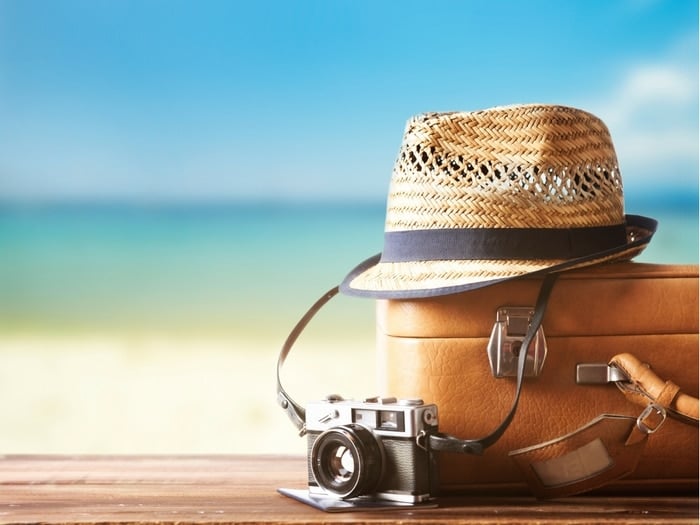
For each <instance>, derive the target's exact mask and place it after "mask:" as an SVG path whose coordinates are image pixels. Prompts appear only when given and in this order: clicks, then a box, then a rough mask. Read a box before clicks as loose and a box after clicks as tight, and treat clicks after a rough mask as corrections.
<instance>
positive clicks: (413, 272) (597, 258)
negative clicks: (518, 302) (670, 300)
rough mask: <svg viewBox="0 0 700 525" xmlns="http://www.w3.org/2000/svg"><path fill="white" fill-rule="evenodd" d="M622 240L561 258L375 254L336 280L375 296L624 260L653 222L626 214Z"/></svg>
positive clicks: (438, 290) (461, 287)
mask: <svg viewBox="0 0 700 525" xmlns="http://www.w3.org/2000/svg"><path fill="white" fill-rule="evenodd" d="M625 218H626V224H625V227H626V231H627V242H626V243H625V244H622V245H620V246H616V247H614V248H610V249H607V250H605V251H601V252H597V253H592V254H589V255H586V256H582V257H577V258H574V259H567V260H519V259H508V260H500V259H499V260H468V259H461V260H429V261H403V262H382V260H381V254H377V255H375V256H373V257H370V258H369V259H367V260H366V261H364V262H362V263H360V264H359V265H358V266H357V267H355V268H354V269H353V270H352V271H351V272H350V273H349V274H348V275H347V276H346V277H345V279H343V282H342V283H341V284H340V291H341V292H342V293H344V294H346V295H353V296H359V297H374V298H378V299H409V298H420V297H435V296H440V295H448V294H453V293H459V292H465V291H468V290H474V289H477V288H483V287H485V286H489V285H492V284H496V283H499V282H502V281H506V280H509V279H515V278H518V277H522V276H525V275H535V274H541V273H548V272H558V271H563V270H568V269H573V268H579V267H583V266H591V265H594V264H598V263H601V262H610V261H618V260H628V259H632V258H633V257H635V256H637V255H638V254H639V253H641V252H642V251H643V250H644V248H646V246H647V244H649V242H650V241H651V238H652V237H653V235H654V233H655V232H656V227H657V222H656V220H654V219H651V218H648V217H642V216H638V215H627V216H625Z"/></svg>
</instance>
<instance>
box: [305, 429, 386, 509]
mask: <svg viewBox="0 0 700 525" xmlns="http://www.w3.org/2000/svg"><path fill="white" fill-rule="evenodd" d="M310 462H311V471H312V472H313V475H314V478H316V482H317V483H318V485H319V487H321V488H323V489H324V490H326V491H327V492H331V493H333V494H336V495H337V496H339V497H341V498H344V499H349V498H354V497H357V496H361V495H364V494H371V493H372V492H373V491H374V489H375V488H376V487H377V485H378V484H379V481H380V480H381V477H382V469H383V450H382V445H381V442H380V441H379V440H378V439H377V438H376V437H375V435H374V434H373V433H372V431H371V430H370V429H368V428H366V427H363V426H362V425H357V424H354V423H350V424H347V425H341V426H338V427H333V428H330V429H328V430H326V431H325V432H323V433H321V434H320V435H319V436H318V437H317V438H316V440H315V441H314V444H313V446H312V449H311V461H310Z"/></svg>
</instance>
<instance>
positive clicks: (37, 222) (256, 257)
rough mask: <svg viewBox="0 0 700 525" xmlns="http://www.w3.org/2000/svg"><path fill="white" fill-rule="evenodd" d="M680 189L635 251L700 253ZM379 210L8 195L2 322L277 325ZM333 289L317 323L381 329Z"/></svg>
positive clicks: (657, 257) (683, 257)
mask: <svg viewBox="0 0 700 525" xmlns="http://www.w3.org/2000/svg"><path fill="white" fill-rule="evenodd" d="M679 202H680V204H679V203H678V202H671V201H668V200H665V201H664V204H659V205H656V204H654V203H653V201H652V202H651V203H649V202H646V203H644V202H642V203H641V204H643V206H642V205H640V206H638V209H640V210H642V211H640V212H639V213H643V214H645V215H649V216H652V217H655V218H657V219H658V220H659V222H660V227H659V230H658V233H657V234H656V236H655V238H654V240H653V242H652V244H651V245H650V246H649V248H648V249H647V250H646V252H645V253H644V254H643V255H642V256H641V257H639V259H638V260H641V261H646V262H661V263H694V264H697V262H698V210H697V202H696V200H695V199H690V200H689V199H687V198H686V199H684V200H683V199H681V200H680V201H679ZM635 211H636V210H633V212H635ZM383 222H384V204H383V203H370V204H349V203H333V204H318V203H296V204H289V203H284V204H282V203H245V204H240V203H238V204H216V205H211V204H210V205H204V204H201V205H175V204H172V205H129V204H85V203H82V204H53V205H43V206H38V205H34V206H28V205H9V204H5V205H3V206H0V333H18V334H23V333H47V334H57V333H91V332H94V333H105V332H106V333H111V332H115V333H141V332H147V333H151V332H152V333H166V334H167V333H174V334H188V333H191V334H198V335H209V336H212V335H226V336H244V337H253V338H266V339H270V338H275V339H280V338H282V337H283V336H284V335H285V334H286V333H287V332H288V331H289V329H290V328H291V327H292V326H293V324H294V323H295V322H296V320H297V319H298V318H299V317H300V316H301V315H302V314H303V313H304V311H305V310H306V308H307V307H308V306H309V305H310V304H311V303H312V302H313V301H314V300H315V299H316V298H317V297H318V296H320V295H321V294H322V293H323V292H324V291H325V290H327V289H328V288H330V287H331V286H333V285H335V284H337V283H338V282H339V281H340V280H341V279H342V278H343V277H344V275H345V274H346V273H347V272H348V271H349V270H350V269H351V268H353V267H354V266H355V265H356V264H358V263H359V262H361V261H362V260H364V259H365V258H367V257H369V256H371V255H373V254H375V253H377V252H379V251H380V250H381V244H382V237H383ZM335 303H336V304H334V305H333V306H332V307H329V308H328V309H327V310H328V313H323V316H325V318H324V319H323V321H322V322H318V323H316V325H317V326H316V328H314V330H318V331H319V334H323V335H326V336H329V335H333V334H335V336H337V334H339V333H344V332H345V333H347V334H348V335H350V334H355V335H356V333H357V332H356V331H357V330H360V331H362V330H367V331H368V332H369V331H370V330H372V329H373V321H372V316H373V305H372V302H371V301H370V300H366V299H358V298H349V297H341V298H339V299H336V300H335ZM341 330H342V331H344V332H340V331H341Z"/></svg>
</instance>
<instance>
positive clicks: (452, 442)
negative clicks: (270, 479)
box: [277, 273, 558, 455]
mask: <svg viewBox="0 0 700 525" xmlns="http://www.w3.org/2000/svg"><path fill="white" fill-rule="evenodd" d="M557 276H558V274H557V273H549V274H546V275H545V276H544V280H543V282H542V286H541V287H540V292H539V295H538V297H537V302H536V303H535V309H534V314H533V316H532V320H531V321H530V326H529V327H528V330H527V333H526V334H525V337H524V338H523V341H522V345H521V348H525V349H527V348H528V347H529V346H530V343H531V342H532V339H533V337H534V336H535V334H536V333H537V330H538V329H539V327H540V325H541V324H542V320H543V319H544V314H545V310H546V309H547V301H548V300H549V296H550V294H551V292H552V289H553V288H554V283H555V282H556V279H557ZM337 293H338V287H337V286H335V287H333V288H331V289H330V290H328V291H327V292H326V293H325V294H324V295H323V296H321V297H320V298H319V299H318V300H317V301H316V302H315V303H314V304H313V305H312V306H311V308H309V310H308V312H306V314H304V316H303V317H302V318H301V319H300V320H299V322H298V323H297V324H296V326H295V327H294V329H293V330H292V331H291V332H290V334H289V336H287V340H286V341H285V342H284V345H283V346H282V350H281V351H280V355H279V358H278V360H277V402H278V403H279V405H280V406H281V407H282V408H283V409H284V410H285V411H286V412H287V416H288V417H289V419H290V420H291V421H292V423H293V424H294V426H295V427H296V428H297V430H299V435H300V436H303V435H304V434H305V433H306V411H305V410H304V408H303V407H302V406H301V405H299V404H298V403H296V402H294V400H293V399H292V398H291V397H290V396H289V394H287V392H286V391H285V390H284V388H283V387H282V383H281V379H280V370H281V369H282V365H284V362H285V360H286V359H287V356H288V355H289V352H290V351H291V349H292V346H293V345H294V343H295V342H296V340H297V339H298V338H299V335H300V334H301V333H302V332H303V331H304V328H306V325H307V324H308V323H309V321H311V319H312V318H313V317H314V316H315V315H316V313H317V312H318V311H319V310H320V309H321V308H322V307H323V306H324V305H325V304H326V303H327V302H328V301H330V300H331V299H332V298H333V297H334V296H335V295H336V294H337ZM527 354H528V352H527V350H526V351H523V352H520V355H519V356H518V371H517V376H516V384H515V396H514V399H513V404H512V406H511V408H510V411H509V412H508V414H507V415H506V417H505V418H504V419H503V421H502V422H501V424H500V425H499V426H498V427H497V428H496V429H495V430H493V431H492V432H491V433H490V434H488V435H487V436H484V437H482V438H479V439H460V438H458V437H455V436H451V435H449V434H444V433H438V434H431V435H430V436H429V438H428V440H429V441H428V443H427V446H428V447H429V448H430V449H431V450H437V451H443V452H458V453H463V454H476V455H481V454H482V453H483V451H484V449H486V448H488V447H490V446H491V445H493V444H494V443H496V442H497V441H498V440H499V439H500V438H501V436H502V435H503V434H504V433H505V431H506V430H507V429H508V426H509V425H510V423H511V422H512V421H513V417H515V412H516V410H517V408H518V402H519V401H520V394H521V391H522V386H523V380H524V378H525V364H526V360H527ZM439 409H440V407H438V410H439Z"/></svg>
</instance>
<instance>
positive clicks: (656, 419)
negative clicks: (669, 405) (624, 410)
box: [637, 403, 666, 435]
mask: <svg viewBox="0 0 700 525" xmlns="http://www.w3.org/2000/svg"><path fill="white" fill-rule="evenodd" d="M652 420H653V421H652ZM664 421H666V409H665V408H664V407H662V406H661V405H657V404H656V403H650V404H648V405H647V406H646V408H645V409H644V410H643V411H642V413H641V414H639V417H638V418H637V428H638V429H639V431H640V432H642V433H643V434H647V435H649V434H653V433H654V432H656V431H657V430H659V429H660V428H661V426H662V425H663V424H664Z"/></svg>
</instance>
